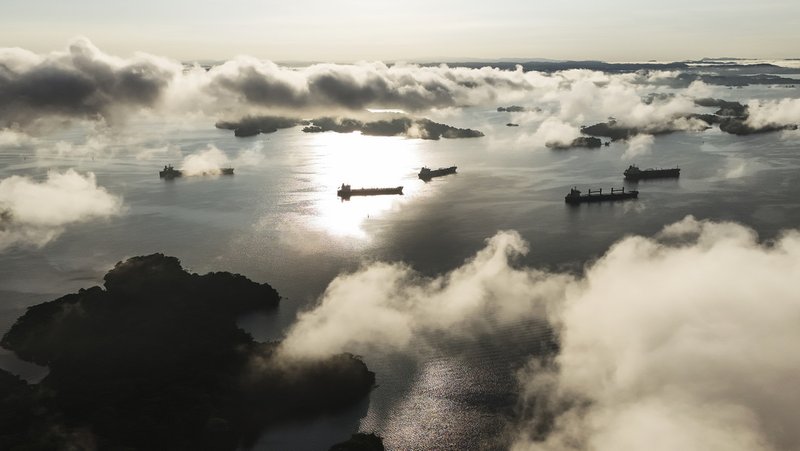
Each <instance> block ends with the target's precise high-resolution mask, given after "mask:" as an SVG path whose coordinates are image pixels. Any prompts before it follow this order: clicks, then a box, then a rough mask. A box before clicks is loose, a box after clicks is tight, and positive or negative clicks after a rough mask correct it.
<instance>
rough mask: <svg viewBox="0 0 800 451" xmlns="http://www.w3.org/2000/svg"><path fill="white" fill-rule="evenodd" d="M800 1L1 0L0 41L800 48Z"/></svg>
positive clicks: (635, 56) (431, 53) (701, 51)
mask: <svg viewBox="0 0 800 451" xmlns="http://www.w3.org/2000/svg"><path fill="white" fill-rule="evenodd" d="M798 17H800V1H798V0H771V1H770V0H765V1H756V0H727V1H722V0H705V1H698V0H673V1H657V2H656V1H651V0H606V1H597V0H561V1H547V2H544V1H537V0H496V1H486V0H480V1H473V0H461V1H454V0H444V1H434V0H424V1H423V0H406V1H393V2H381V1H374V0H373V1H366V0H338V1H330V0H328V1H323V0H294V1H283V2H272V1H263V0H239V1H236V2H231V1H222V0H137V1H133V2H117V1H108V0H73V1H64V0H2V2H0V47H23V48H27V49H30V50H33V51H36V52H44V51H50V50H57V49H63V48H64V47H65V46H66V44H67V43H68V41H69V40H70V39H71V38H73V37H75V36H86V37H88V38H89V39H91V40H92V41H93V42H94V43H95V44H96V45H97V46H98V47H100V48H101V49H103V50H105V51H107V52H110V53H116V54H120V55H128V54H130V53H132V52H134V51H137V50H143V51H146V52H148V53H155V54H159V55H166V56H170V57H172V58H177V59H183V60H189V59H227V58H230V57H232V56H235V55H238V54H249V55H253V56H256V57H259V58H266V59H272V60H278V61H285V60H301V61H302V60H316V61H320V60H324V61H352V60H362V59H365V60H375V59H382V60H396V59H405V60H419V59H443V58H448V59H449V58H462V57H471V58H500V57H539V58H555V59H604V60H610V61H620V60H649V59H686V58H699V57H703V56H740V57H762V58H775V57H800V51H797V43H798V42H800V27H798V26H797V24H798Z"/></svg>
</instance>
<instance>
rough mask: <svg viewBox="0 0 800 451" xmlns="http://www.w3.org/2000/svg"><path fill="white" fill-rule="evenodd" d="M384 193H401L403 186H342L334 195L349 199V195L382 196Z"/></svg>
mask: <svg viewBox="0 0 800 451" xmlns="http://www.w3.org/2000/svg"><path fill="white" fill-rule="evenodd" d="M386 194H403V187H402V186H397V187H395V188H356V189H353V188H351V187H350V185H345V184H344V183H343V184H342V186H341V187H340V188H339V189H338V190H337V191H336V195H338V196H339V197H341V198H342V199H349V198H350V196H382V195H386Z"/></svg>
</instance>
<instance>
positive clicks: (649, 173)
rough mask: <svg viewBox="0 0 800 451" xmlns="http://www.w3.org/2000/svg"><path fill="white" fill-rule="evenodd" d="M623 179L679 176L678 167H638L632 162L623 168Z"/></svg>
mask: <svg viewBox="0 0 800 451" xmlns="http://www.w3.org/2000/svg"><path fill="white" fill-rule="evenodd" d="M624 174H625V180H642V179H659V178H669V177H673V178H674V177H680V175H681V170H680V168H677V167H676V168H670V169H660V168H659V169H652V168H648V169H639V167H638V166H636V165H635V164H632V165H630V166H628V169H625V173H624Z"/></svg>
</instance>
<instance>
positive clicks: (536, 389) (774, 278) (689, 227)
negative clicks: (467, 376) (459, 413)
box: [282, 217, 800, 451]
mask: <svg viewBox="0 0 800 451" xmlns="http://www.w3.org/2000/svg"><path fill="white" fill-rule="evenodd" d="M525 251H526V245H525V243H524V242H523V241H522V240H521V239H520V237H519V236H518V235H517V234H516V233H513V232H501V233H499V234H498V235H497V236H495V237H494V238H492V239H491V240H489V241H488V244H487V247H486V248H485V249H483V250H482V251H480V252H479V253H478V254H477V255H476V256H475V257H474V258H473V259H470V260H469V261H467V262H465V263H464V264H463V265H462V266H460V267H458V268H456V269H454V270H453V271H451V272H449V273H447V274H444V275H442V276H440V277H435V278H425V277H422V276H421V275H419V274H417V273H415V272H414V271H413V270H412V269H411V268H409V267H407V266H404V265H402V264H388V263H376V264H372V265H368V266H365V267H364V268H362V269H361V270H359V271H356V272H355V273H353V274H347V275H342V276H339V277H337V278H336V279H335V280H334V281H333V282H332V283H331V284H330V286H329V287H328V289H327V290H326V292H325V294H324V296H323V297H322V298H321V300H320V304H319V305H318V306H317V307H316V308H314V309H312V310H310V311H308V312H306V313H304V314H302V315H300V317H299V318H298V321H297V323H296V324H295V325H294V326H293V328H292V329H291V330H290V331H289V333H288V336H287V338H286V340H285V341H284V344H283V347H282V352H283V353H284V355H285V356H293V357H298V356H319V355H326V354H330V353H336V352H340V351H344V350H348V351H352V352H356V353H359V352H364V351H368V350H373V349H377V350H380V351H381V352H389V351H392V350H395V351H397V350H399V351H405V352H409V353H413V352H415V350H417V349H419V348H420V347H424V346H429V345H431V343H432V341H431V340H429V339H428V337H430V336H431V335H432V334H436V335H437V337H438V338H437V339H442V337H447V336H458V337H460V338H469V337H470V336H472V334H477V333H482V334H491V333H492V331H497V330H500V329H502V328H503V327H504V326H506V325H508V324H509V323H510V322H511V321H519V320H520V319H524V318H532V317H536V316H542V315H546V316H547V317H548V318H549V320H550V322H551V324H552V325H553V327H555V328H556V330H557V331H558V333H559V338H560V340H559V342H560V351H559V354H558V355H557V356H556V357H555V360H554V361H552V362H548V361H543V362H540V361H532V362H531V364H530V365H529V367H528V368H527V370H526V371H522V372H521V373H520V382H521V387H522V390H521V401H520V402H521V407H523V408H522V409H520V412H521V415H520V418H519V424H518V425H517V426H518V429H517V434H516V438H515V440H514V443H513V449H515V450H537V451H550V450H553V451H555V450H557V451H565V450H585V449H591V450H597V451H606V450H609V451H610V450H613V451H627V450H631V451H633V450H641V449H655V450H674V449H682V450H698V451H699V450H743V451H744V450H773V451H788V450H794V449H797V448H798V447H799V446H800V431H798V429H797V428H796V427H795V425H794V424H795V413H796V410H797V406H799V405H800V389H798V388H797V384H796V376H797V374H798V372H800V354H798V353H797V352H795V351H796V345H797V343H798V342H800V328H798V327H797V320H798V318H800V301H798V297H797V283H796V282H795V281H797V280H800V232H798V231H790V232H786V233H785V234H783V235H782V236H781V237H779V238H778V239H777V240H775V241H774V242H769V243H761V242H759V240H758V238H757V236H756V234H755V232H753V231H752V230H750V229H748V228H746V227H743V226H740V225H736V224H732V223H712V222H705V221H697V220H695V219H694V218H692V217H687V218H686V219H684V220H683V221H680V222H678V223H675V224H672V225H670V226H667V227H665V228H664V230H663V231H662V232H661V233H659V234H658V235H657V236H655V237H653V238H645V237H636V236H634V237H628V238H625V239H623V240H621V241H620V242H618V243H617V244H615V245H614V246H613V247H612V248H611V249H610V250H609V251H608V252H607V253H606V254H605V255H604V256H603V257H602V258H600V259H599V260H597V261H596V262H594V263H592V264H591V265H589V266H587V268H586V270H585V275H584V276H582V277H579V278H575V277H573V276H571V275H568V274H553V273H545V272H541V271H538V270H536V269H531V268H524V267H519V266H518V265H514V264H513V263H512V261H513V259H514V256H516V255H519V254H520V253H524V252H525ZM542 431H546V433H545V434H542Z"/></svg>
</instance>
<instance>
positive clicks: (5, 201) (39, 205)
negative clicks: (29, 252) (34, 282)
mask: <svg viewBox="0 0 800 451" xmlns="http://www.w3.org/2000/svg"><path fill="white" fill-rule="evenodd" d="M121 210H122V199H121V198H120V197H118V196H115V195H113V194H111V193H109V192H108V191H106V189H105V188H103V187H100V186H97V181H96V180H95V176H94V174H93V173H91V172H90V173H88V174H86V175H81V174H79V173H77V172H75V171H74V170H72V169H69V170H67V171H66V172H63V173H62V172H56V171H50V172H48V173H47V179H46V180H44V181H42V182H37V181H35V180H32V179H31V178H29V177H20V176H16V175H15V176H11V177H8V178H5V179H3V180H0V251H2V250H4V249H6V248H9V247H11V246H14V245H32V246H38V247H41V246H44V245H45V244H47V243H48V242H50V241H51V240H53V239H55V238H56V237H57V236H58V235H60V234H61V233H62V232H63V231H64V228H65V227H67V226H69V225H73V224H76V223H81V222H85V221H89V220H93V219H99V218H108V217H111V216H113V215H117V214H119V213H120V212H121Z"/></svg>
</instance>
